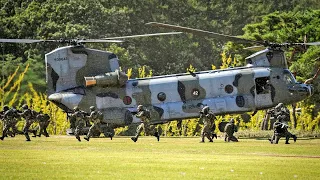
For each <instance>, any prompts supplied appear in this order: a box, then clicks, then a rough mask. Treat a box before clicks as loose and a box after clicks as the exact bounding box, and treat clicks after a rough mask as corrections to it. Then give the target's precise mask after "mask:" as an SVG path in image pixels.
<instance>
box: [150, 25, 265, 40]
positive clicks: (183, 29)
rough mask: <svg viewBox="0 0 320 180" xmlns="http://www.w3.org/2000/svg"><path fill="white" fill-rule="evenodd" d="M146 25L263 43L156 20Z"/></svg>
mask: <svg viewBox="0 0 320 180" xmlns="http://www.w3.org/2000/svg"><path fill="white" fill-rule="evenodd" d="M146 25H151V26H155V27H162V28H167V29H173V30H178V31H183V32H188V33H192V34H198V35H205V36H212V37H215V38H219V39H221V38H225V39H229V40H232V41H240V42H245V43H259V44H263V42H259V41H254V40H248V39H243V38H240V37H237V36H230V35H225V34H219V33H215V32H210V31H204V30H200V29H193V28H188V27H183V26H175V25H171V24H164V23H158V22H149V23H147V24H146Z"/></svg>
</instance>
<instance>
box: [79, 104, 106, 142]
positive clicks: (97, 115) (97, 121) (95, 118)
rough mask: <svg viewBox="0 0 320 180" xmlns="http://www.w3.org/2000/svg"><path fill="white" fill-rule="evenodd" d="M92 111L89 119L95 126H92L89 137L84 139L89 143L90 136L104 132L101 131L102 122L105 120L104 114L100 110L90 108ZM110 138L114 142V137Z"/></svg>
mask: <svg viewBox="0 0 320 180" xmlns="http://www.w3.org/2000/svg"><path fill="white" fill-rule="evenodd" d="M90 111H91V113H90V116H88V118H89V120H90V121H91V122H92V123H93V124H92V125H91V127H90V129H89V132H88V134H87V136H86V137H84V139H85V140H87V141H89V139H90V136H92V134H93V131H95V130H98V131H100V132H102V131H101V121H102V120H103V114H102V112H101V111H99V110H96V108H95V107H94V106H91V107H90ZM110 137H111V140H112V136H110Z"/></svg>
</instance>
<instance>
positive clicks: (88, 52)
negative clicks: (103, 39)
mask: <svg viewBox="0 0 320 180" xmlns="http://www.w3.org/2000/svg"><path fill="white" fill-rule="evenodd" d="M45 60H46V82H47V94H48V96H49V95H51V94H54V93H57V92H70V91H71V92H73V93H75V94H82V93H83V92H82V90H81V89H83V87H84V86H85V78H84V77H86V76H95V75H98V74H102V73H106V72H113V71H115V70H116V69H119V64H118V58H117V56H116V55H115V54H113V53H111V52H105V51H100V50H94V49H88V48H85V47H83V46H67V47H61V48H58V49H55V50H54V51H51V52H50V53H48V54H46V56H45Z"/></svg>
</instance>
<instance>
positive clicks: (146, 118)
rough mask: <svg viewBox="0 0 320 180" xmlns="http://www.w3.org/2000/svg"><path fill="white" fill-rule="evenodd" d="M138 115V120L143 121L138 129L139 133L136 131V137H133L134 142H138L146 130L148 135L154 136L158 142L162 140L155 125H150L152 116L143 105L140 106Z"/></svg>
mask: <svg viewBox="0 0 320 180" xmlns="http://www.w3.org/2000/svg"><path fill="white" fill-rule="evenodd" d="M137 110H138V113H137V115H136V117H137V118H140V120H141V124H140V125H139V126H138V127H137V131H136V135H135V136H134V137H131V140H132V141H133V142H137V141H138V138H139V136H140V133H141V132H142V130H144V132H145V134H146V135H149V134H152V133H153V136H155V137H156V138H157V140H158V141H159V140H160V134H159V132H158V131H157V130H155V126H154V125H149V122H150V114H149V112H147V111H146V110H145V109H144V107H143V105H139V106H138V107H137Z"/></svg>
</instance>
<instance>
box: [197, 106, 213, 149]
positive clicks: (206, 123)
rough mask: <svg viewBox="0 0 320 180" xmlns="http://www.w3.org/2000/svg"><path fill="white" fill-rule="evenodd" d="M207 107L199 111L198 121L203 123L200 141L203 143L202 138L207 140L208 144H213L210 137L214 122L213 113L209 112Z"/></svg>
mask: <svg viewBox="0 0 320 180" xmlns="http://www.w3.org/2000/svg"><path fill="white" fill-rule="evenodd" d="M209 111H210V108H209V106H205V107H203V108H202V110H201V111H200V121H202V122H203V128H202V130H201V141H200V142H202V143H204V137H207V138H208V139H209V142H213V140H212V138H211V135H212V122H214V119H215V116H214V114H213V113H211V112H209Z"/></svg>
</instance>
